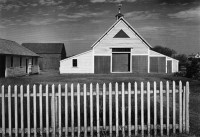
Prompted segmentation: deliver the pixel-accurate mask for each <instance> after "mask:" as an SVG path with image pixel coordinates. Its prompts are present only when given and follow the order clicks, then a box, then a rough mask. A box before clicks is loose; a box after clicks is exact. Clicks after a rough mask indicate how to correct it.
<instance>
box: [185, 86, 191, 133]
mask: <svg viewBox="0 0 200 137" xmlns="http://www.w3.org/2000/svg"><path fill="white" fill-rule="evenodd" d="M189 95H190V91H189V82H186V101H185V103H186V133H187V134H189V118H190V117H189Z"/></svg>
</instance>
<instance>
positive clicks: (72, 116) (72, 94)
mask: <svg viewBox="0 0 200 137" xmlns="http://www.w3.org/2000/svg"><path fill="white" fill-rule="evenodd" d="M71 135H72V137H74V84H71Z"/></svg>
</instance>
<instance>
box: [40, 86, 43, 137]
mask: <svg viewBox="0 0 200 137" xmlns="http://www.w3.org/2000/svg"><path fill="white" fill-rule="evenodd" d="M39 93H40V136H41V137H43V107H42V104H43V102H42V97H43V96H42V85H41V84H40V85H39Z"/></svg>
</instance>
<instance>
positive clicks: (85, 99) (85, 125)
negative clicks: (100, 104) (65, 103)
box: [83, 84, 87, 137]
mask: <svg viewBox="0 0 200 137" xmlns="http://www.w3.org/2000/svg"><path fill="white" fill-rule="evenodd" d="M83 88H84V92H83V93H84V136H85V137H87V89H86V84H84V85H83Z"/></svg>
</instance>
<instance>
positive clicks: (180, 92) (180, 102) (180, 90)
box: [179, 81, 183, 133]
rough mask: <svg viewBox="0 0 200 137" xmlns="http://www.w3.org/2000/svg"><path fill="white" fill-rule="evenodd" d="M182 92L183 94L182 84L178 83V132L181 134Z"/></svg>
mask: <svg viewBox="0 0 200 137" xmlns="http://www.w3.org/2000/svg"><path fill="white" fill-rule="evenodd" d="M182 92H183V89H182V82H181V81H179V132H180V133H182V124H183V122H182V119H183V118H182V117H183V114H182Z"/></svg>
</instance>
